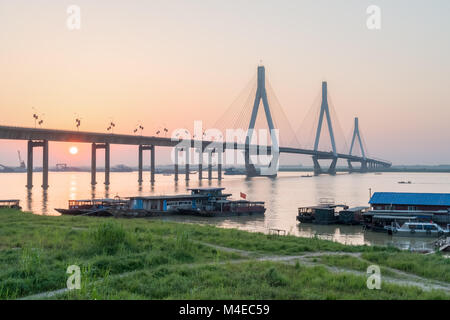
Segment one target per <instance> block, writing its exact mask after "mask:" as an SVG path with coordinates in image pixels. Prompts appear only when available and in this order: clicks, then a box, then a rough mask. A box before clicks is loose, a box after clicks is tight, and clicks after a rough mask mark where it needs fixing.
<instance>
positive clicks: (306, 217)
mask: <svg viewBox="0 0 450 320" xmlns="http://www.w3.org/2000/svg"><path fill="white" fill-rule="evenodd" d="M337 208H343V209H344V210H347V209H348V206H346V205H339V204H331V203H322V204H319V205H317V206H310V207H300V208H298V215H297V220H298V221H299V222H301V223H315V224H337V223H339V211H338V210H337Z"/></svg>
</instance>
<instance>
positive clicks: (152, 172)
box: [150, 145, 156, 183]
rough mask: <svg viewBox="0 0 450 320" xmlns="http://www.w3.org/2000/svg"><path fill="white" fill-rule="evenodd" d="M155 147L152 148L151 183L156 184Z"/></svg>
mask: <svg viewBox="0 0 450 320" xmlns="http://www.w3.org/2000/svg"><path fill="white" fill-rule="evenodd" d="M155 152H156V150H155V146H154V145H153V146H151V147H150V182H151V183H155Z"/></svg>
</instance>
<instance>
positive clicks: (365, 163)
mask: <svg viewBox="0 0 450 320" xmlns="http://www.w3.org/2000/svg"><path fill="white" fill-rule="evenodd" d="M367 171H369V170H368V168H367V161H366V160H363V161H361V169H360V172H361V173H365V172H367Z"/></svg>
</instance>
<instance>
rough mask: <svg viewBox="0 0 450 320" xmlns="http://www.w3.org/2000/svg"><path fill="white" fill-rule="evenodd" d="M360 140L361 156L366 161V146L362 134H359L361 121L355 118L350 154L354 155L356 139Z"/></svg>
mask: <svg viewBox="0 0 450 320" xmlns="http://www.w3.org/2000/svg"><path fill="white" fill-rule="evenodd" d="M356 138H358V142H359V147H360V148H361V155H362V157H363V159H364V160H365V159H366V152H365V150H364V146H363V143H362V139H361V134H360V133H359V120H358V117H355V127H354V128H353V137H352V144H351V145H350V152H349V153H348V154H350V155H351V154H352V151H353V146H354V145H355V139H356Z"/></svg>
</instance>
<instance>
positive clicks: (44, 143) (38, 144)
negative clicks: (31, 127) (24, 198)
mask: <svg viewBox="0 0 450 320" xmlns="http://www.w3.org/2000/svg"><path fill="white" fill-rule="evenodd" d="M35 147H42V188H44V189H47V188H48V140H41V141H33V140H28V150H27V152H28V153H27V185H26V187H27V188H28V189H31V188H33V149H34V148H35Z"/></svg>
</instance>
